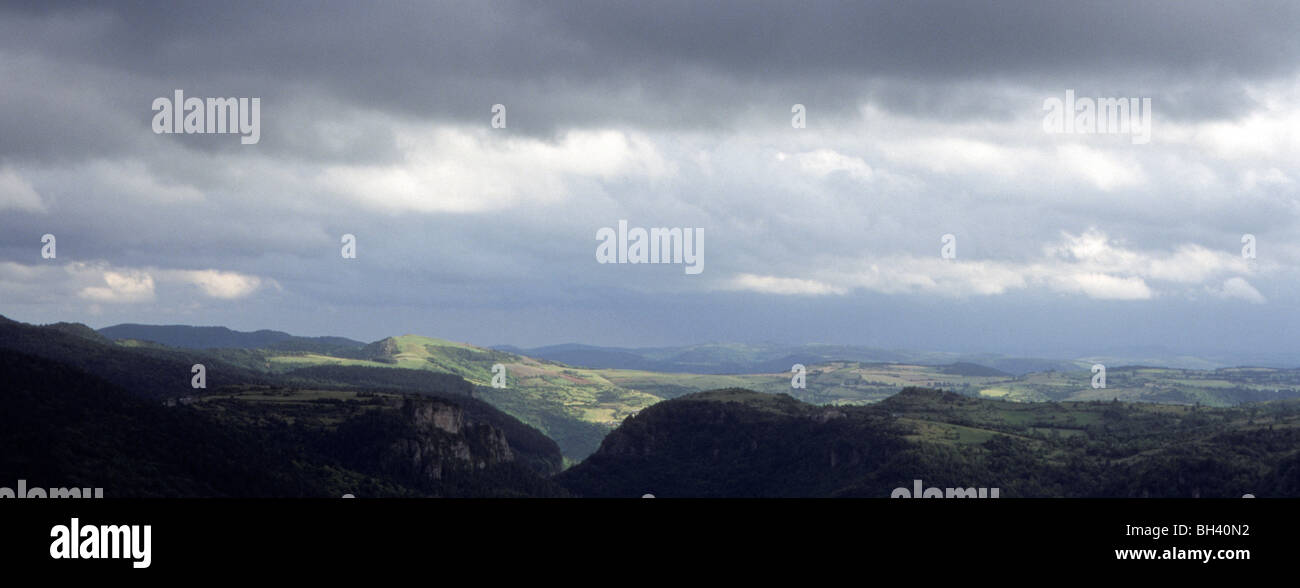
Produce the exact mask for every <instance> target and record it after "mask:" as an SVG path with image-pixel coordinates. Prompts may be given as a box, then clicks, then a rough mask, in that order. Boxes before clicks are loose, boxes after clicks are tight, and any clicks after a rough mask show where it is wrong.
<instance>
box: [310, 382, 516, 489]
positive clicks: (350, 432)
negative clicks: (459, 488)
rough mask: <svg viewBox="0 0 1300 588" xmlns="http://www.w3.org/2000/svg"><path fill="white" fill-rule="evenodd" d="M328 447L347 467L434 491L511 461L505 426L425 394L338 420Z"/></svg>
mask: <svg viewBox="0 0 1300 588" xmlns="http://www.w3.org/2000/svg"><path fill="white" fill-rule="evenodd" d="M329 451H330V452H331V453H334V454H336V455H339V456H340V457H341V458H342V459H343V461H344V464H345V465H346V466H347V467H349V468H352V469H356V470H357V471H361V472H365V473H368V474H371V475H379V476H387V477H391V478H394V479H397V480H400V481H402V483H404V484H408V485H410V486H412V487H415V488H419V489H423V490H424V491H428V492H431V493H433V494H441V492H440V491H439V488H440V487H442V486H445V485H446V484H448V483H451V484H464V483H467V481H468V480H471V479H473V478H475V477H478V476H479V475H480V474H481V473H484V472H490V471H491V470H492V468H493V467H494V466H501V465H512V466H513V465H514V462H515V460H516V455H515V451H514V450H513V449H512V448H511V447H510V443H509V441H508V439H507V438H506V434H505V432H504V431H502V430H501V429H499V428H497V427H495V426H493V425H492V424H489V423H487V422H484V421H481V420H478V419H475V418H473V417H471V416H469V415H467V414H466V412H465V409H464V408H463V407H461V406H460V405H458V404H455V403H453V402H450V401H447V400H443V399H438V398H429V397H408V398H406V399H404V400H403V401H402V404H401V406H400V407H397V408H396V409H395V410H394V409H381V410H374V411H372V412H370V413H368V414H365V415H362V416H359V417H355V418H353V419H350V420H348V421H346V422H344V423H342V424H340V425H339V427H338V429H337V431H336V432H335V433H334V435H333V436H332V439H331V446H330V448H329Z"/></svg>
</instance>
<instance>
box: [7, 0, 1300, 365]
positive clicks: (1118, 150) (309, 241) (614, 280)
mask: <svg viewBox="0 0 1300 588" xmlns="http://www.w3.org/2000/svg"><path fill="white" fill-rule="evenodd" d="M45 4H46V3H44V2H32V3H5V5H4V8H3V9H0V80H3V85H2V86H0V314H4V315H6V316H9V317H11V318H14V319H17V320H23V321H28V322H37V323H44V322H54V321H61V320H68V321H80V322H85V323H87V324H90V325H91V326H95V327H103V326H107V325H111V324H116V323H119V322H140V323H154V324H172V323H185V324H201V325H225V326H229V327H231V328H236V329H241V330H252V329H259V328H272V329H279V330H285V331H289V332H292V333H295V334H303V335H342V336H348V337H353V338H357V339H362V340H375V339H378V338H381V337H384V336H388V335H393V334H402V333H420V334H426V335H431V336H437V337H444V338H449V339H454V340H461V341H468V342H472V343H478V344H485V345H487V344H507V343H509V344H516V345H523V346H534V345H544V344H551V343H562V342H582V343H590V344H608V345H625V346H652V345H666V344H685V343H696V342H708V341H743V342H760V341H774V342H783V343H802V342H835V343H854V344H865V345H874V346H881V347H897V348H922V349H934V350H950V351H990V352H1004V353H1016V354H1032V355H1051V354H1075V355H1103V354H1114V353H1118V352H1122V351H1124V350H1128V349H1134V348H1142V347H1157V346H1158V347H1164V348H1166V349H1169V350H1171V351H1173V352H1178V353H1189V354H1190V353H1209V352H1225V351H1242V352H1246V353H1247V354H1250V353H1258V354H1261V355H1264V354H1279V353H1280V354H1292V353H1297V352H1300V343H1297V342H1296V337H1293V336H1291V333H1292V331H1293V327H1298V326H1300V304H1297V301H1296V292H1297V285H1300V284H1298V283H1297V282H1298V280H1297V275H1300V274H1298V273H1297V270H1300V243H1297V237H1298V236H1300V231H1298V229H1300V223H1298V222H1297V220H1300V216H1298V215H1300V198H1298V196H1300V184H1298V182H1300V34H1297V25H1298V24H1300V4H1297V3H1294V2H1276V3H1241V4H1236V3H1234V4H1231V5H1226V4H1224V3H1222V2H1217V1H1214V2H1208V1H1207V2H1196V1H1182V2H1127V1H1126V2H1113V3H1112V2H1088V3H1084V2H1078V3H1075V2H1070V3H1057V2H1046V1H1033V2H1025V3H1009V2H976V1H971V0H954V1H951V2H913V1H909V2H899V1H887V2H846V3H811V4H809V3H801V2H795V3H792V2H780V3H778V2H754V1H747V2H737V3H715V2H671V1H655V2H643V3H637V4H630V3H623V2H608V1H599V2H545V3H538V2H519V3H512V2H466V3H457V4H434V5H419V6H415V5H412V4H410V3H401V4H391V5H390V4H378V5H372V3H368V2H366V3H361V2H347V3H328V2H325V3H322V2H310V3H301V4H299V3H290V2H275V3H269V4H268V5H263V4H262V3H254V4H247V5H245V4H238V3H236V4H233V5H232V4H228V3H211V2H202V3H173V2H168V3H157V4H156V5H155V4H152V3H146V4H145V5H143V6H141V5H139V4H137V3H131V4H130V5H124V6H120V7H114V6H113V5H112V3H103V4H101V3H94V4H90V5H87V6H83V7H76V6H75V5H74V7H72V8H53V7H50V6H46V5H45ZM177 89H181V90H183V91H184V92H185V95H186V96H187V97H201V98H208V97H256V98H259V99H260V104H261V111H260V141H259V142H258V143H256V144H251V145H244V144H241V142H240V140H239V138H238V136H236V135H204V134H156V133H155V132H154V130H153V126H152V121H153V118H154V114H155V113H154V111H153V110H152V109H151V108H152V104H153V102H154V99H155V98H158V97H168V98H170V97H171V96H172V95H173V92H174V91H175V90H177ZM1067 90H1072V91H1073V93H1074V94H1075V95H1076V96H1079V97H1093V98H1139V99H1141V98H1147V99H1150V104H1151V115H1152V117H1151V121H1152V123H1151V127H1150V141H1149V142H1146V143H1143V142H1139V141H1136V140H1134V138H1135V135H1134V134H1131V133H1130V134H1122V133H1120V134H1116V133H1103V134H1078V133H1050V132H1048V131H1047V130H1046V129H1045V125H1044V118H1045V116H1046V114H1045V113H1046V111H1045V110H1044V105H1045V102H1046V101H1049V100H1051V99H1058V100H1064V99H1065V97H1066V92H1067ZM494 104H502V105H504V106H505V107H506V127H505V128H493V126H492V124H491V122H492V117H493V113H492V107H493V105H494ZM795 104H801V105H803V106H804V108H805V109H806V126H805V127H804V128H795V127H794V125H792V117H793V116H794V115H793V114H792V110H791V109H792V106H793V105H795ZM620 219H626V220H627V221H628V223H629V225H631V226H633V227H637V226H639V227H688V228H701V229H703V233H704V235H705V240H704V249H703V255H704V265H703V267H704V270H703V272H702V273H700V274H698V275H690V274H687V273H686V272H684V271H683V268H682V266H681V265H671V264H668V265H663V264H661V265H630V264H599V263H597V260H596V255H595V253H596V247H597V245H598V244H599V242H598V241H597V240H596V238H595V236H596V232H597V231H598V230H599V229H600V228H602V227H616V226H617V223H618V221H619V220H620ZM47 233H49V234H53V235H54V236H55V237H56V238H57V257H56V258H54V259H44V258H42V255H41V248H42V243H41V238H42V235H44V234H47ZM345 233H346V234H353V235H355V236H356V239H357V257H356V259H344V258H343V257H342V255H341V254H340V248H341V244H340V239H341V237H342V235H344V234H345ZM946 234H948V235H953V236H954V237H955V238H956V257H955V259H943V258H942V257H941V247H942V243H941V237H942V236H943V235H946ZM1244 234H1251V235H1254V236H1255V238H1256V245H1255V246H1256V258H1255V259H1253V260H1248V259H1246V258H1244V257H1243V255H1242V247H1243V245H1242V236H1243V235H1244ZM1298 357H1300V355H1298ZM1295 363H1297V364H1300V361H1297V362H1295Z"/></svg>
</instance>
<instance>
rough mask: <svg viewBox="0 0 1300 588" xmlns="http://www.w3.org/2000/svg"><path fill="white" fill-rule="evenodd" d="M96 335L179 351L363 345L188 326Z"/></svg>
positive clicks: (125, 328)
mask: <svg viewBox="0 0 1300 588" xmlns="http://www.w3.org/2000/svg"><path fill="white" fill-rule="evenodd" d="M99 334H101V335H103V336H105V337H108V338H109V339H134V340H137V341H150V342H153V343H161V344H163V345H166V346H168V347H180V348H183V349H285V350H293V351H331V350H341V349H359V348H361V347H362V346H364V345H365V343H362V342H360V341H353V340H351V339H347V338H344V337H295V336H293V335H290V334H289V333H285V332H281V331H270V330H266V329H263V330H260V331H253V332H243V331H232V330H230V329H227V328H226V327H192V326H189V325H137V324H129V323H128V324H121V325H113V326H111V327H105V328H103V329H100V330H99Z"/></svg>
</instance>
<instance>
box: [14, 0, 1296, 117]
mask: <svg viewBox="0 0 1300 588" xmlns="http://www.w3.org/2000/svg"><path fill="white" fill-rule="evenodd" d="M6 12H7V13H8V18H6V19H4V20H5V21H7V24H6V25H3V26H2V27H0V29H2V30H3V32H4V34H3V35H2V36H0V47H3V48H6V49H9V50H11V51H15V52H18V53H19V54H27V53H35V54H39V55H42V56H45V57H47V58H49V59H53V60H63V61H70V62H75V63H83V64H95V65H97V66H99V67H102V68H104V69H105V70H106V71H109V72H113V73H114V74H115V75H118V76H121V77H123V78H126V79H133V80H137V81H138V82H139V83H140V85H143V86H144V87H142V88H139V89H140V91H142V92H144V94H147V95H158V94H159V93H161V92H165V91H166V90H167V89H169V88H172V87H184V88H195V89H196V91H202V90H204V89H209V90H210V91H211V92H213V93H216V92H225V93H228V94H236V95H245V94H247V95H259V96H263V97H264V99H266V100H267V101H268V103H274V101H275V100H277V99H279V100H281V101H282V102H288V101H291V100H301V99H302V97H303V96H304V95H311V94H312V93H316V94H317V95H319V96H321V97H323V98H328V99H329V100H334V101H337V102H339V103H343V104H351V105H357V106H360V107H364V108H367V109H375V110H382V111H387V112H391V113H396V114H401V115H404V116H412V117H417V118H427V117H442V118H454V119H458V120H480V119H481V120H486V119H487V116H488V107H489V106H490V105H491V104H494V103H505V104H507V105H510V106H513V107H514V108H515V109H516V110H514V111H513V112H512V117H513V120H514V121H516V123H515V125H514V126H515V127H517V128H518V129H519V130H523V131H531V132H542V133H546V132H552V131H554V130H555V129H556V128H557V126H563V125H571V124H579V125H584V124H602V123H605V122H609V121H623V122H624V123H627V122H634V123H639V124H644V125H652V126H656V127H657V128H663V127H665V126H679V125H680V126H705V127H714V126H718V125H724V126H725V125H728V124H731V120H730V115H733V114H736V113H738V112H743V111H745V110H747V109H748V108H750V107H757V108H760V109H768V108H771V109H776V110H777V111H780V110H779V109H781V108H782V106H784V108H785V110H788V104H790V103H793V102H804V103H816V104H818V106H819V107H820V108H821V109H823V111H843V112H849V111H852V109H853V108H855V107H856V105H857V104H858V103H859V101H860V100H861V99H863V98H866V97H868V96H869V97H870V98H872V99H875V100H878V101H879V104H880V105H881V106H883V107H885V108H891V109H899V110H902V111H905V112H911V113H914V114H916V115H920V116H954V115H961V114H963V113H970V114H973V115H977V114H980V113H984V114H988V111H989V110H991V109H990V108H989V107H987V105H985V106H984V107H981V105H980V104H978V102H979V101H980V100H981V98H980V95H979V93H971V92H964V93H963V92H956V91H955V86H954V84H960V83H962V82H964V81H969V80H987V79H990V78H996V79H1001V80H1004V81H1005V82H1007V83H1010V84H1016V83H1029V82H1032V83H1033V84H1034V85H1043V84H1046V86H1047V87H1049V88H1052V89H1053V90H1055V89H1056V88H1057V87H1065V86H1067V85H1068V86H1070V87H1079V86H1089V85H1097V86H1101V85H1103V84H1102V83H1101V80H1105V81H1109V82H1111V83H1116V84H1117V85H1119V86H1120V87H1118V88H1102V87H1098V88H1097V89H1098V90H1103V91H1109V92H1112V93H1115V94H1118V95H1131V94H1133V93H1134V90H1135V89H1136V88H1135V87H1134V86H1142V87H1145V88H1146V89H1147V90H1148V91H1155V90H1157V89H1158V90H1159V91H1161V92H1167V93H1170V94H1178V96H1177V98H1178V99H1177V100H1172V101H1171V102H1170V104H1171V105H1173V108H1171V110H1170V111H1168V112H1167V113H1166V114H1167V115H1175V116H1188V117H1195V116H1198V115H1200V114H1201V113H1205V114H1207V115H1211V116H1217V115H1219V114H1222V113H1224V112H1226V111H1230V110H1232V109H1234V108H1240V105H1241V101H1240V100H1239V98H1240V92H1239V91H1238V89H1237V87H1236V86H1235V85H1234V84H1231V83H1229V84H1218V85H1216V86H1215V87H1214V88H1207V84H1208V83H1209V82H1211V81H1224V80H1227V81H1231V80H1238V81H1242V80H1251V79H1260V78H1268V77H1271V76H1275V75H1278V74H1284V73H1288V72H1294V71H1295V69H1296V67H1297V63H1300V35H1296V34H1295V23H1296V22H1300V5H1297V4H1295V3H1292V2H1250V3H1242V4H1234V5H1233V6H1232V7H1231V10H1224V9H1223V5H1222V4H1221V3H1219V2H1209V1H1204V2H1089V3H1078V2H1024V3H1008V2H977V1H964V0H954V1H950V2H897V1H884V2H814V3H802V2H766V1H764V2H682V1H666V2H640V3H631V2H605V1H596V2H548V3H533V2H507V3H487V2H466V3H434V4H407V3H398V4H384V3H379V4H372V3H358V2H334V3H328V2H327V3H320V2H305V3H294V2H274V3H260V2H259V3H206V2H194V3H190V2H177V3H128V4H122V5H107V6H104V5H100V4H98V3H94V4H84V5H73V6H71V7H66V6H61V7H50V6H45V5H44V4H43V3H42V4H40V5H38V6H31V5H25V6H23V5H20V6H12V5H11V6H9V8H8V10H7V11H6ZM122 91H126V90H122ZM109 93H110V94H112V93H113V90H111V89H110V90H109ZM119 93H120V92H119ZM139 99H140V98H139V97H138V96H133V97H132V98H131V100H139ZM322 106H324V105H322ZM268 107H270V106H269V105H268Z"/></svg>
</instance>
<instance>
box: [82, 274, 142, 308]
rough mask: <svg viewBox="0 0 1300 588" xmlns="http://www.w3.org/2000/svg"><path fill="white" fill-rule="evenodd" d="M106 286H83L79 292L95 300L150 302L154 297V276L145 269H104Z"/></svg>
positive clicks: (103, 276) (103, 275) (88, 298)
mask: <svg viewBox="0 0 1300 588" xmlns="http://www.w3.org/2000/svg"><path fill="white" fill-rule="evenodd" d="M101 277H102V280H103V283H104V284H105V285H104V286H89V287H86V288H82V289H81V291H80V292H79V293H78V294H77V295H78V296H80V297H82V298H85V299H87V300H93V301H95V302H148V301H151V300H153V299H154V280H153V276H151V275H149V273H148V272H144V271H104V272H103V273H102V276H101Z"/></svg>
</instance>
